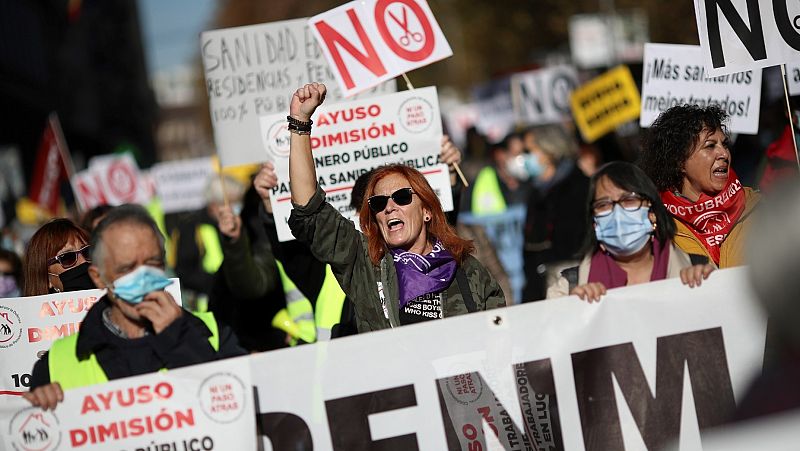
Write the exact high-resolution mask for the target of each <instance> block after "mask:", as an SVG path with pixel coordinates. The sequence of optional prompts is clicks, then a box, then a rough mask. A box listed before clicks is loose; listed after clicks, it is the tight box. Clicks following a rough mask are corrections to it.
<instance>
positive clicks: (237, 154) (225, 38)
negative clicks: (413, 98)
mask: <svg viewBox="0 0 800 451" xmlns="http://www.w3.org/2000/svg"><path fill="white" fill-rule="evenodd" d="M307 22H308V20H307V19H295V20H287V21H282V22H272V23H267V24H260V25H250V26H245V27H236V28H225V29H220V30H211V31H205V32H203V33H201V34H200V50H201V56H202V59H203V67H204V68H205V78H206V93H207V94H208V101H209V107H210V110H211V123H212V125H213V126H214V138H215V141H216V144H217V150H218V152H219V156H220V162H221V163H222V166H235V165H240V164H248V163H260V162H263V161H265V160H266V151H265V150H264V148H263V147H262V145H261V136H260V134H259V125H258V117H259V116H263V115H268V114H273V113H284V114H286V113H288V111H289V99H290V98H291V96H292V93H293V92H294V91H295V89H297V88H299V87H301V86H303V85H304V84H305V83H310V82H313V81H317V82H321V83H326V84H327V85H328V89H329V90H328V101H329V102H335V101H337V100H340V99H342V98H343V94H342V92H341V91H340V90H339V89H338V87H337V86H336V83H333V81H334V75H333V71H331V68H330V67H329V66H328V63H327V62H326V61H325V57H324V56H323V54H322V50H320V48H319V46H318V45H317V43H316V41H315V40H314V36H313V35H312V34H311V30H310V29H309V28H308V25H307ZM394 91H395V83H394V81H393V80H392V81H387V82H386V83H383V84H380V85H378V86H376V87H375V88H374V89H372V90H371V91H368V92H365V93H364V96H370V95H374V94H384V93H389V92H394Z"/></svg>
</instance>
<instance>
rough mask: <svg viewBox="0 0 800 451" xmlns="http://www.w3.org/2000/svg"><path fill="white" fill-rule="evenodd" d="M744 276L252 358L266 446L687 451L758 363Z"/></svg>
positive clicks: (759, 338) (739, 393) (719, 274)
mask: <svg viewBox="0 0 800 451" xmlns="http://www.w3.org/2000/svg"><path fill="white" fill-rule="evenodd" d="M745 271H746V269H744V268H736V269H729V270H720V271H715V272H714V273H713V274H711V277H710V278H709V279H708V280H706V281H705V282H704V283H703V285H702V286H701V287H698V288H694V289H692V288H689V287H687V286H684V285H682V284H681V282H680V280H678V279H671V280H666V281H661V282H655V283H650V284H643V285H634V286H631V287H626V288H621V289H616V290H610V291H609V293H608V294H607V295H606V296H604V297H603V299H602V301H601V302H600V303H599V304H597V303H596V304H589V303H586V302H583V301H580V300H579V299H577V297H568V298H562V299H556V300H548V301H547V302H537V303H532V304H523V305H519V306H514V307H508V308H506V309H500V310H494V311H488V312H480V313H475V314H470V315H465V316H460V317H456V318H450V319H444V320H439V321H430V322H427V323H425V324H421V325H417V326H413V327H401V328H396V329H392V330H388V331H380V332H372V333H370V334H368V336H363V337H362V336H359V337H353V338H352V339H351V340H342V341H336V340H334V341H332V342H329V343H325V344H324V345H323V346H322V347H320V345H319V344H317V345H310V346H303V347H300V348H297V349H293V350H292V351H290V352H285V353H280V354H274V355H270V354H266V355H264V354H260V355H255V356H253V357H251V359H252V360H251V364H252V371H253V374H254V375H257V376H256V377H254V380H255V383H256V386H257V389H258V393H259V397H261V402H260V409H261V412H260V418H261V419H262V421H263V422H264V423H263V424H264V426H265V427H264V430H265V435H266V436H267V438H268V439H269V440H270V441H272V443H273V445H274V444H275V443H279V445H274V446H276V449H277V448H280V449H294V448H297V447H301V446H302V443H303V442H301V441H298V439H296V438H295V437H312V438H313V442H314V449H325V450H331V449H334V450H339V449H371V448H373V447H376V446H381V447H384V448H387V449H389V448H391V449H437V450H439V449H463V450H468V449H506V450H518V451H523V450H530V449H540V450H561V449H563V450H567V451H572V450H584V449H585V450H588V451H600V450H611V449H614V450H618V449H631V448H635V449H662V448H663V447H664V446H666V445H667V444H669V443H672V441H673V440H679V441H680V443H681V449H682V450H697V451H700V450H702V449H703V446H702V444H701V441H700V436H699V433H698V430H699V431H704V430H705V429H707V428H712V427H714V426H716V425H719V424H721V423H723V422H725V421H727V419H728V418H729V415H730V413H731V412H732V410H734V409H735V401H736V400H741V399H742V397H743V394H744V392H745V390H746V389H747V387H748V386H749V384H750V381H751V378H752V377H754V376H755V375H756V374H757V372H758V371H759V369H760V367H761V363H762V361H763V356H764V343H765V337H766V319H765V318H764V315H763V313H762V312H761V311H760V309H759V308H758V306H756V305H754V303H753V302H752V295H751V294H750V289H749V287H748V286H747V284H746V281H747V277H745ZM376 302H377V300H376ZM389 350H390V351H389ZM387 351H389V352H387ZM365 355H369V356H370V358H368V359H364V356H365ZM276 367H280V368H298V369H301V370H299V371H292V372H282V371H273V369H274V368H276ZM320 384H321V385H320ZM309 387H318V389H317V390H310V389H309ZM321 394H322V395H321ZM265 400H269V401H268V402H265ZM289 418H291V422H289V421H286V420H287V419H289ZM278 425H280V428H278ZM378 441H380V445H378Z"/></svg>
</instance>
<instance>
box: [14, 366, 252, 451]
mask: <svg viewBox="0 0 800 451" xmlns="http://www.w3.org/2000/svg"><path fill="white" fill-rule="evenodd" d="M250 375H251V372H250V365H249V363H248V360H247V357H239V358H236V359H228V360H225V361H222V362H213V363H207V364H203V365H196V366H190V367H186V368H179V369H175V370H170V371H166V372H158V373H151V374H148V375H144V376H137V377H129V378H124V379H118V380H114V381H111V382H108V383H105V384H99V385H92V386H88V387H82V388H77V389H73V390H67V391H66V392H65V393H64V400H63V401H62V402H60V403H59V404H58V406H57V407H56V409H55V410H51V411H42V410H41V409H39V408H36V407H31V406H30V404H29V403H28V402H27V401H25V400H22V399H18V400H16V401H15V402H13V404H11V405H7V406H4V408H2V409H0V412H2V414H0V435H2V441H3V442H4V444H5V447H6V450H20V451H21V450H25V451H33V450H36V451H55V450H65V449H85V450H108V449H123V450H142V451H144V450H183V451H191V450H198V451H199V450H214V449H219V450H223V449H225V450H228V449H235V450H255V449H256V446H257V445H256V424H255V419H254V416H253V412H254V408H253V406H254V400H253V390H252V382H251V377H250Z"/></svg>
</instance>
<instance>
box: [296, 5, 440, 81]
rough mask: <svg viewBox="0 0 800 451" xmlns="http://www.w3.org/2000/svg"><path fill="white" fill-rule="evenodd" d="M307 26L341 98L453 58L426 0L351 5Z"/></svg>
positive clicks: (313, 20) (326, 13) (340, 8)
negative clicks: (337, 84)
mask: <svg viewBox="0 0 800 451" xmlns="http://www.w3.org/2000/svg"><path fill="white" fill-rule="evenodd" d="M308 24H309V25H310V26H311V29H312V30H313V32H314V36H315V37H316V38H317V42H318V43H319V44H320V47H321V48H322V51H323V52H324V53H325V57H326V58H327V60H328V63H329V64H330V66H331V68H332V69H333V71H334V73H335V74H336V80H337V81H338V82H339V86H340V87H341V88H342V92H343V93H344V95H345V96H349V95H352V94H356V93H359V92H361V91H363V90H365V89H368V88H371V87H373V86H375V85H377V84H378V83H380V82H382V81H386V80H389V79H391V78H394V77H396V76H398V75H400V74H403V73H406V72H410V71H412V70H414V69H417V68H419V67H423V66H427V65H428V64H431V63H433V62H436V61H439V60H441V59H444V58H447V57H449V56H451V55H452V54H453V51H452V50H451V49H450V44H448V43H447V39H446V38H445V37H444V33H442V30H441V29H440V28H439V24H438V23H436V18H435V17H433V13H432V12H431V9H430V7H429V6H428V3H427V2H426V1H425V0H355V1H352V2H349V3H345V4H344V5H341V6H339V7H337V8H334V9H332V10H330V11H326V12H324V13H322V14H318V15H316V16H314V17H312V18H311V19H310V20H309V21H308Z"/></svg>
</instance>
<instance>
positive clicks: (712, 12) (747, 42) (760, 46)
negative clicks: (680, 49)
mask: <svg viewBox="0 0 800 451" xmlns="http://www.w3.org/2000/svg"><path fill="white" fill-rule="evenodd" d="M694 7H695V18H696V19H697V30H698V31H699V34H700V46H701V47H702V48H703V53H704V55H705V58H706V60H705V62H706V69H707V70H708V75H709V76H714V77H717V76H720V75H725V74H731V73H734V72H741V71H744V70H750V69H760V68H763V67H769V66H777V65H779V64H785V63H790V62H792V61H798V60H800V3H798V2H792V1H788V0H784V1H763V0H694Z"/></svg>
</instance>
